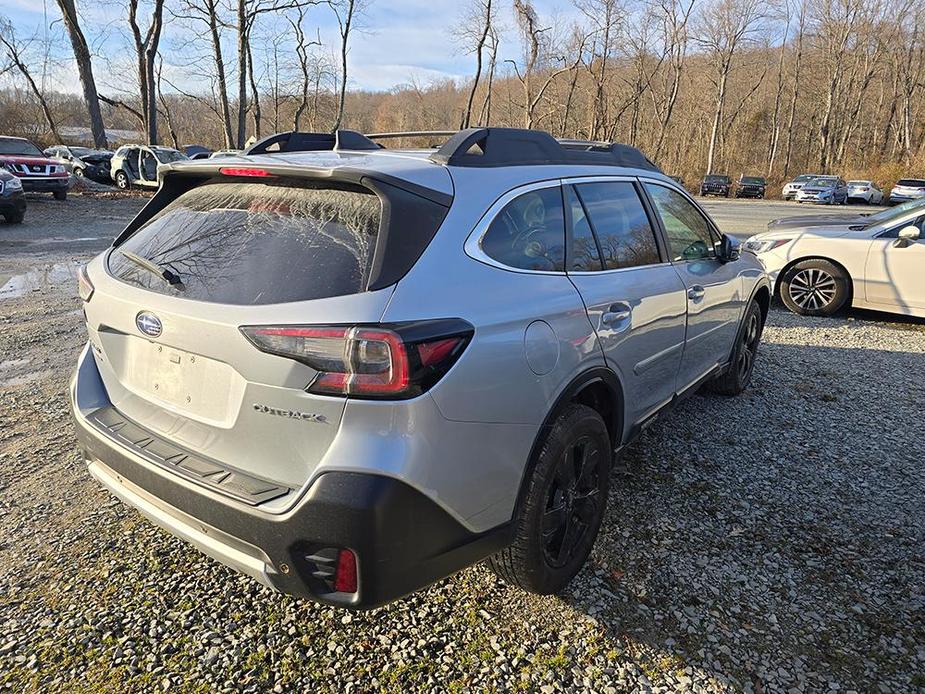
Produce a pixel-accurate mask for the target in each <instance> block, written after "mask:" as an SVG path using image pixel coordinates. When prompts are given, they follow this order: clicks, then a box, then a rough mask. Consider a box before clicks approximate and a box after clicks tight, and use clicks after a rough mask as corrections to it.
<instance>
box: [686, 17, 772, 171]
mask: <svg viewBox="0 0 925 694" xmlns="http://www.w3.org/2000/svg"><path fill="white" fill-rule="evenodd" d="M764 12H765V3H764V2H762V0H712V1H711V2H710V4H709V5H707V6H706V7H705V8H704V9H703V12H702V14H701V15H700V18H699V20H700V21H699V22H698V25H697V30H696V33H695V35H694V40H695V41H696V42H697V43H698V44H700V45H701V46H702V47H703V49H704V50H705V51H706V52H707V56H708V58H709V61H710V66H711V75H710V80H711V82H712V83H713V86H714V88H715V90H716V92H715V97H714V102H713V103H714V108H713V125H712V127H711V129H710V145H709V148H708V149H707V161H706V172H707V173H710V172H712V171H713V164H714V159H715V155H716V147H717V143H718V141H719V138H720V137H721V136H722V132H721V130H722V126H723V110H724V108H725V106H726V97H727V88H728V85H729V75H730V73H731V72H732V69H733V59H734V58H735V57H737V53H738V52H739V51H740V50H742V49H744V48H747V47H749V46H750V45H751V43H752V41H753V40H754V38H755V35H756V34H757V32H758V31H759V29H760V28H761V25H762V22H763V20H764V17H765V14H764Z"/></svg>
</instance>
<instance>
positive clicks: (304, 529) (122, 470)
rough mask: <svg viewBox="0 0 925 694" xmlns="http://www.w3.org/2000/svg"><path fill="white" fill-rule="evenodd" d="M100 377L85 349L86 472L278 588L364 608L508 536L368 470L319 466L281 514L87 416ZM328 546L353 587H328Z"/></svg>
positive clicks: (79, 379)
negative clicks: (212, 484)
mask: <svg viewBox="0 0 925 694" xmlns="http://www.w3.org/2000/svg"><path fill="white" fill-rule="evenodd" d="M88 357H89V358H88ZM94 375H95V376H96V379H97V380H95V379H94V378H93V376H94ZM98 378H99V376H98V373H97V372H96V365H95V363H94V360H93V358H92V357H90V356H89V355H88V353H87V351H86V350H85V351H84V353H83V354H82V355H81V359H80V363H79V365H78V370H77V373H76V374H75V376H74V379H73V380H72V382H71V386H70V397H71V405H72V413H73V417H74V421H75V426H76V431H77V438H78V441H79V443H80V446H81V448H82V450H83V452H84V455H85V458H86V460H87V462H88V465H89V470H90V473H91V475H93V477H94V478H96V479H97V480H98V481H99V482H100V483H101V484H103V486H105V487H106V488H107V489H109V490H110V491H111V492H112V493H113V494H115V495H116V496H117V497H119V498H120V499H122V500H123V501H124V502H125V503H127V504H129V505H131V506H134V507H135V508H137V509H138V510H139V511H140V512H141V513H142V514H144V515H145V516H147V517H148V518H149V519H150V520H152V521H153V522H154V523H156V524H158V525H160V526H161V527H163V528H164V529H166V530H167V531H168V532H170V533H172V534H173V535H175V536H177V537H180V538H181V539H184V540H186V541H187V542H189V543H190V544H192V545H194V546H195V547H197V548H198V549H200V550H201V551H203V552H204V553H206V554H208V555H209V556H211V557H213V558H215V559H217V560H218V561H221V562H222V563H224V564H226V565H228V566H230V567H231V568H233V569H235V570H237V571H239V572H241V573H244V574H247V575H249V576H251V577H253V578H255V579H257V580H258V581H260V582H261V583H263V584H265V585H268V586H270V587H272V588H274V589H276V590H279V591H282V592H284V593H288V594H291V595H296V596H300V597H308V598H311V599H314V600H317V601H319V602H324V603H328V604H334V605H340V606H344V607H351V608H360V609H365V608H371V607H375V606H377V605H381V604H383V603H386V602H390V601H392V600H395V599H397V598H400V597H401V596H403V595H406V594H408V593H410V592H413V591H415V590H418V589H420V588H423V587H425V586H427V585H429V584H431V583H433V582H434V581H437V580H439V579H441V578H444V577H446V576H448V575H450V574H452V573H454V572H456V571H458V570H460V569H463V568H465V567H466V566H469V565H471V564H473V563H475V562H477V561H479V560H481V559H483V558H485V557H487V556H489V555H490V554H493V553H494V552H496V551H497V550H499V549H500V548H502V547H503V546H504V545H505V544H506V543H507V542H509V541H510V526H502V527H500V528H497V529H494V530H491V531H488V532H485V533H478V534H476V533H472V532H471V531H469V530H467V529H466V528H464V527H463V526H462V525H461V524H460V523H459V522H458V521H457V520H455V519H454V518H452V517H451V516H450V515H449V514H448V513H447V512H446V511H445V510H444V509H442V508H441V507H440V506H438V505H437V504H436V503H435V502H434V501H433V500H431V499H430V498H428V497H427V496H426V495H424V494H423V493H421V492H419V491H417V490H416V489H414V488H412V487H411V486H410V485H408V484H405V483H404V482H401V481H399V480H397V479H394V478H390V477H385V476H381V475H375V474H366V473H357V472H337V471H332V472H326V473H324V474H322V475H320V476H319V477H318V478H317V479H316V480H315V481H314V483H313V484H312V485H311V486H310V487H309V488H308V490H307V491H306V492H305V494H304V495H303V497H302V498H301V500H300V501H299V502H298V503H297V504H296V505H295V506H294V507H293V508H292V509H291V510H289V511H287V512H286V513H282V514H270V513H267V512H264V511H262V510H261V509H260V508H259V507H256V506H253V505H248V504H245V503H238V502H236V501H234V500H233V499H229V498H225V497H223V496H221V495H219V494H217V493H214V492H211V491H210V490H208V489H206V488H203V487H202V486H200V485H197V484H195V483H194V482H193V481H191V480H188V479H184V478H183V477H181V476H180V475H177V474H173V473H170V472H169V471H165V470H164V469H163V466H158V465H155V464H153V463H152V462H151V461H149V460H146V459H145V458H144V457H142V456H141V455H139V454H138V453H137V452H136V451H135V450H134V449H132V448H131V447H129V446H126V445H123V444H121V443H120V442H119V441H118V440H117V439H116V438H114V437H112V436H110V435H107V434H106V433H104V432H103V431H102V430H101V429H100V428H98V427H97V426H96V425H94V423H93V419H92V417H90V415H92V413H93V412H95V411H97V410H99V409H100V408H104V407H111V403H109V402H108V398H107V397H106V395H105V391H104V390H103V389H102V387H101V385H100V384H99V382H98ZM330 548H342V549H351V550H353V552H354V553H355V554H356V556H357V572H358V590H357V592H356V593H351V594H346V593H337V592H334V591H333V590H332V589H331V586H330V581H328V580H326V578H325V575H326V574H329V573H330V572H331V571H332V567H331V566H330V565H327V564H325V563H324V562H319V561H318V557H319V556H320V555H323V554H324V551H323V550H327V549H330Z"/></svg>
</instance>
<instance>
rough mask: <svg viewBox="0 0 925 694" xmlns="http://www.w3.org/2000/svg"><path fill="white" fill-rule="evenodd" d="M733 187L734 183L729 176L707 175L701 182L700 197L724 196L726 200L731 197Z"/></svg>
mask: <svg viewBox="0 0 925 694" xmlns="http://www.w3.org/2000/svg"><path fill="white" fill-rule="evenodd" d="M731 187H732V181H731V180H730V179H729V176H724V175H722V174H707V175H706V176H704V177H703V180H702V181H701V182H700V195H702V196H706V195H722V196H723V197H724V198H728V197H729V189H730V188H731Z"/></svg>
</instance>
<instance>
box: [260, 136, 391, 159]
mask: <svg viewBox="0 0 925 694" xmlns="http://www.w3.org/2000/svg"><path fill="white" fill-rule="evenodd" d="M273 145H279V146H278V147H277V148H276V149H270V148H271V147H272V146H273ZM343 149H350V150H370V149H382V146H381V145H377V144H376V143H375V142H373V141H372V140H370V139H369V138H368V137H366V136H365V135H363V134H361V133H358V132H356V131H354V130H338V131H337V132H333V133H302V132H298V131H291V132H288V133H276V134H275V135H269V136H267V137H265V138H263V139H262V140H259V141H257V142H255V143H254V144H252V145H251V146H250V147H249V148H248V149H247V151H245V152H244V154H274V153H277V152H324V151H337V150H343Z"/></svg>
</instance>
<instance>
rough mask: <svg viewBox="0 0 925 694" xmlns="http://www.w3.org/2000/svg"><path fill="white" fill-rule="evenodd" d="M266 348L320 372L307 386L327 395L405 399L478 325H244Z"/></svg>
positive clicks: (445, 364)
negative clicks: (474, 326)
mask: <svg viewBox="0 0 925 694" xmlns="http://www.w3.org/2000/svg"><path fill="white" fill-rule="evenodd" d="M241 331H242V332H243V333H244V335H245V336H246V337H247V338H248V339H249V340H250V341H251V342H252V343H253V344H254V346H256V347H257V348H258V349H259V350H261V351H262V352H267V353H269V354H276V355H278V356H281V357H288V358H290V359H295V360H296V361H300V362H302V363H303V364H307V365H308V366H310V367H311V368H313V369H315V370H316V371H317V372H318V373H317V374H316V375H315V377H314V379H312V381H311V383H309V385H308V387H307V388H306V390H308V392H310V393H319V394H324V395H341V396H344V395H349V396H353V397H360V398H378V399H404V398H411V397H415V396H416V395H420V394H421V393H423V392H424V391H426V390H427V389H428V388H430V387H431V386H433V385H434V384H435V383H437V381H439V380H440V379H441V378H442V377H443V375H444V374H445V373H446V372H447V371H449V370H450V367H451V366H452V365H453V364H454V363H456V360H457V359H458V358H459V356H460V355H461V354H462V352H463V350H464V349H465V348H466V345H467V344H468V343H469V340H470V338H471V337H472V333H473V329H472V326H471V325H469V324H468V323H466V322H465V321H461V320H456V319H449V320H435V321H421V322H416V323H407V324H401V325H391V326H368V327H367V326H352V327H341V326H311V325H298V326H296V325H291V326H286V325H265V326H244V327H242V328H241Z"/></svg>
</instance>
